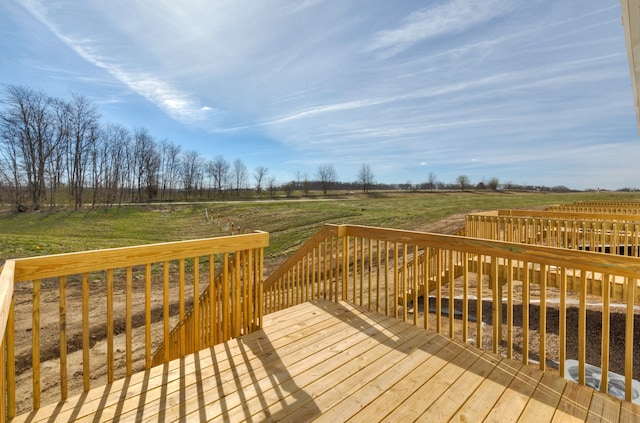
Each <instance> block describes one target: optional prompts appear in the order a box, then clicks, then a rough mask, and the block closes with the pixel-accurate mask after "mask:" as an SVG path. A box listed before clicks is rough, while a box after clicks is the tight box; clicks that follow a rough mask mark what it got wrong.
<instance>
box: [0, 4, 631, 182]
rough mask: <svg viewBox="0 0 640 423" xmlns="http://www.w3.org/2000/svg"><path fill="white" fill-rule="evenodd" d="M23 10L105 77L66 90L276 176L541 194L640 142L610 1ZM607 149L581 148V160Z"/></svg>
mask: <svg viewBox="0 0 640 423" xmlns="http://www.w3.org/2000/svg"><path fill="white" fill-rule="evenodd" d="M24 4H25V5H26V7H27V8H28V10H29V11H30V12H31V15H33V16H35V17H36V18H37V19H38V20H39V21H40V22H42V24H43V25H44V26H45V27H47V28H48V29H49V30H50V31H51V33H52V34H54V35H55V38H56V39H58V40H60V41H61V42H62V43H64V45H65V46H67V47H68V48H70V49H71V50H72V51H73V52H75V55H76V56H77V57H79V58H82V60H83V61H84V63H87V64H90V65H91V66H87V68H95V69H98V70H100V71H101V72H96V73H95V74H90V73H89V72H85V73H84V74H83V73H82V72H74V71H69V72H67V73H60V74H59V75H58V77H59V78H61V79H67V80H68V81H64V82H65V83H69V85H71V82H70V81H83V83H85V84H86V85H83V86H89V85H90V82H91V78H92V77H93V78H101V77H104V75H109V76H110V78H109V81H111V82H110V84H109V85H108V88H107V89H105V88H104V86H106V85H104V84H103V87H102V88H103V89H102V92H101V93H99V94H97V95H96V97H100V96H102V100H97V102H98V103H99V104H106V103H109V104H111V105H113V107H111V109H110V110H115V104H114V102H115V101H120V102H121V103H119V104H118V107H122V110H125V107H126V106H127V103H126V101H130V97H131V96H122V95H120V94H121V93H122V92H127V93H130V92H134V93H137V94H139V95H140V96H142V97H143V98H145V99H147V100H148V104H150V105H153V106H154V107H155V108H157V109H158V110H161V111H162V113H161V114H160V113H157V111H156V109H155V108H153V107H149V109H152V108H153V110H154V113H156V114H155V115H153V116H154V119H157V120H161V121H162V125H163V127H171V128H172V130H173V131H174V133H176V134H179V133H181V131H186V132H185V133H186V135H184V137H183V138H179V137H178V136H176V139H175V141H176V142H184V143H189V142H192V139H193V138H198V139H197V140H196V141H195V142H197V143H198V144H196V145H198V146H199V147H201V148H202V151H204V152H205V153H206V154H226V155H228V156H229V158H233V156H235V155H238V154H241V153H239V151H242V154H243V157H247V156H251V155H253V157H255V160H262V158H263V157H266V156H269V157H270V160H272V161H271V162H265V163H259V164H261V165H265V166H267V167H269V168H270V169H272V170H273V174H278V175H280V174H285V173H286V172H287V171H288V169H289V170H290V169H291V168H292V166H295V167H296V168H297V169H300V168H301V167H303V166H307V168H306V170H305V171H306V172H308V173H309V174H312V173H313V172H314V169H313V167H314V166H315V165H316V163H317V162H318V161H319V160H321V161H322V162H327V161H331V162H333V163H335V164H336V167H337V168H338V172H339V174H340V177H341V178H344V179H345V180H348V179H350V176H349V172H351V173H353V172H355V171H354V169H357V167H358V163H359V162H363V161H366V162H369V163H370V164H371V165H372V166H373V167H374V171H375V172H376V174H377V179H379V180H381V181H390V182H393V181H395V182H398V179H400V180H401V181H404V180H406V179H412V180H414V182H418V181H419V180H420V178H426V175H425V173H426V174H428V173H429V172H430V171H432V170H433V171H435V172H436V173H437V174H438V178H440V179H443V180H452V179H455V176H457V175H458V174H460V173H467V174H468V175H469V176H470V177H471V178H472V180H473V179H477V178H481V177H483V176H486V177H491V176H496V177H499V178H500V179H504V180H507V179H509V180H513V181H515V182H525V181H524V180H523V179H526V180H527V181H526V182H532V181H533V180H534V178H542V176H541V175H542V174H546V173H547V172H548V173H549V174H551V175H554V177H558V176H557V175H558V174H557V173H555V170H554V169H553V167H556V166H561V164H560V163H561V160H560V159H559V158H557V157H556V156H558V154H557V153H553V151H555V150H556V146H557V145H562V146H563V147H562V148H565V149H572V150H573V149H576V150H580V148H581V146H583V147H584V146H597V145H603V144H605V143H610V142H611V141H612V138H613V141H620V140H619V138H620V137H636V133H637V131H636V129H635V127H634V126H635V121H634V120H633V119H634V111H633V104H632V98H631V94H630V89H629V84H628V65H627V63H626V56H625V50H624V44H623V43H624V42H623V38H622V35H621V28H620V25H619V23H618V22H619V20H618V21H617V22H616V20H617V19H619V13H618V7H619V6H617V5H615V6H607V7H602V5H601V4H600V2H599V1H598V0H586V1H578V0H569V1H567V2H555V1H553V0H536V1H526V2H525V1H518V2H517V3H515V2H514V1H510V0H486V1H477V0H451V1H445V0H437V1H433V2H423V3H420V2H398V3H397V4H396V3H394V4H393V6H389V4H388V3H387V2H385V1H382V0H371V1H370V2H368V3H367V7H366V8H365V7H363V6H362V5H361V4H359V3H357V2H349V1H328V0H308V1H303V2H296V1H294V0H271V1H270V2H268V3H267V2H250V3H237V2H233V1H219V2H188V3H184V4H182V3H176V2H174V1H172V0H157V1H155V2H154V3H153V6H150V4H149V3H148V2H147V1H146V0H113V1H112V2H108V3H106V2H102V1H100V0H86V1H84V2H81V3H77V2H72V1H70V0H58V1H56V2H55V3H46V2H45V1H44V0H25V3H24ZM0 11H2V6H1V5H0ZM576 11H578V12H576ZM78 16H82V19H78V18H77V17H78ZM123 16H124V17H126V18H123ZM132 17H135V18H132ZM1 19H2V18H1V17H0V23H1V22H2V21H1ZM1 43H2V41H0V45H2V44H1ZM65 51H66V50H65ZM381 58H382V59H384V60H381ZM56 66H57V67H58V68H59V67H60V64H57V65H56ZM56 66H53V67H52V68H55V67H56ZM63 66H64V64H63V65H62V67H63ZM83 71H84V69H83ZM105 92H106V94H105ZM88 94H90V93H88ZM92 98H93V97H92ZM626 102H628V105H626ZM137 104H138V107H144V106H145V105H146V104H145V102H138V103H137ZM141 104H142V106H140V105H141ZM167 117H168V118H167ZM122 119H123V120H124V121H125V122H127V119H128V116H127V112H122ZM176 122H177V123H176ZM134 124H135V125H137V124H145V125H146V126H149V127H151V128H152V129H153V126H154V125H156V121H154V120H150V121H148V122H135V123H134ZM612 134H613V135H612ZM159 135H160V136H161V137H164V135H163V134H159ZM202 146H204V147H202ZM243 146H244V148H243ZM190 148H195V147H190ZM212 152H214V153H212ZM598 153H599V151H597V150H596V149H588V150H584V149H583V150H580V155H581V156H580V157H581V162H580V166H586V167H590V166H591V167H593V166H594V164H598V163H600V162H599V160H598V158H597V157H594V156H593V155H594V154H598ZM554 154H555V155H554ZM474 159H475V161H474ZM264 160H267V159H266V158H265V159H264ZM276 169H278V171H276ZM543 169H544V170H543ZM572 172H573V173H575V174H579V173H580V171H579V170H574V171H572ZM567 173H569V172H567ZM529 174H530V175H533V176H529ZM611 177H613V176H611ZM521 178H522V179H521ZM618 180H622V177H620V178H619V179H618ZM565 184H566V185H570V184H569V183H565ZM601 185H602V184H601ZM578 186H580V185H578Z"/></svg>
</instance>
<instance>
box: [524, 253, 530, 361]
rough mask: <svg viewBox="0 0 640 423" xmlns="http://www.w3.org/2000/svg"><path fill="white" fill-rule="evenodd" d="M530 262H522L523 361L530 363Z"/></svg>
mask: <svg viewBox="0 0 640 423" xmlns="http://www.w3.org/2000/svg"><path fill="white" fill-rule="evenodd" d="M530 266H531V265H530V263H529V262H527V261H525V262H523V263H522V268H523V269H524V278H523V280H522V363H523V364H529V334H530V329H529V303H530V295H529V292H530V291H529V290H530V286H531V276H530V275H531V273H530V272H529V267H530Z"/></svg>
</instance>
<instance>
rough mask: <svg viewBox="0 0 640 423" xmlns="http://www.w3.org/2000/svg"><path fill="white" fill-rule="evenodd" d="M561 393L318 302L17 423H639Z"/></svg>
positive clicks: (464, 349) (544, 379) (517, 372)
mask: <svg viewBox="0 0 640 423" xmlns="http://www.w3.org/2000/svg"><path fill="white" fill-rule="evenodd" d="M364 306H365V307H366V306H367V304H364ZM498 362H499V363H498ZM496 364H498V365H497V366H495V365H496ZM485 377H486V379H485ZM565 383H566V382H565V381H564V379H561V378H558V377H557V376H554V375H552V374H549V373H546V374H545V373H543V372H540V371H539V370H537V369H535V368H533V367H529V366H522V365H521V364H520V363H517V362H515V361H513V360H508V359H501V358H499V357H495V356H494V355H492V354H491V353H487V352H481V351H479V350H476V349H474V348H471V347H468V346H465V345H464V344H461V343H456V342H452V341H449V340H447V339H446V338H444V337H441V336H439V335H435V334H434V333H433V332H429V331H424V330H423V329H419V328H417V327H414V326H413V325H410V324H409V323H403V322H400V321H398V320H396V319H392V318H389V317H386V316H383V315H380V314H377V313H373V312H368V311H365V310H363V309H360V308H358V307H356V306H353V305H350V304H343V303H341V304H336V303H332V302H328V301H318V302H313V303H305V304H301V305H298V306H295V307H293V308H291V309H286V310H283V311H282V312H278V313H275V314H272V315H270V316H265V320H264V330H260V331H256V332H253V333H251V334H248V335H246V336H243V337H242V338H240V339H234V340H231V341H229V342H227V343H224V344H220V345H217V346H215V347H213V348H209V349H205V350H203V351H201V352H199V353H196V354H190V355H187V356H186V357H184V358H182V359H180V360H174V361H171V362H170V363H167V364H166V365H164V366H157V367H154V368H151V369H150V370H149V371H146V372H143V373H137V374H134V375H133V376H131V377H130V378H127V379H121V380H117V381H115V382H114V383H113V384H111V385H108V386H105V387H100V388H96V389H93V390H91V391H89V392H88V393H86V394H83V395H80V396H76V397H74V398H71V399H69V400H67V401H66V402H62V403H59V404H52V405H51V406H45V407H43V408H42V409H40V411H39V412H37V413H34V414H32V415H24V416H19V417H18V418H16V419H15V420H14V421H15V422H20V421H25V420H29V421H33V422H38V421H70V420H74V421H80V422H83V421H84V422H88V421H114V420H117V421H121V422H125V421H158V420H162V421H178V420H195V421H202V420H228V421H238V420H252V421H258V420H281V419H283V420H288V421H308V420H310V419H312V418H318V419H319V420H320V421H329V420H330V421H331V422H334V421H343V420H352V421H367V422H370V421H379V420H381V419H382V418H383V417H384V416H385V415H387V414H389V413H391V414H389V415H388V416H387V418H386V420H391V421H405V420H406V419H407V418H408V419H409V420H415V419H418V420H421V421H441V420H448V419H451V420H456V421H457V420H466V421H481V420H483V419H485V418H486V420H487V421H500V422H502V421H515V420H517V419H524V420H527V419H529V417H533V415H534V414H535V415H536V416H537V417H535V419H536V420H539V421H548V420H549V419H551V417H552V415H551V414H546V415H544V414H543V415H542V417H540V416H541V415H540V414H538V412H540V411H542V412H543V413H544V412H545V411H546V410H552V412H553V418H555V419H556V420H558V421H559V420H563V419H565V418H573V419H578V418H584V417H585V416H586V415H585V413H586V407H587V405H588V398H589V395H588V393H589V392H592V393H593V398H591V405H590V410H589V412H590V414H589V416H588V417H591V418H594V417H598V416H603V415H605V413H609V412H610V409H615V408H616V407H617V410H618V411H622V413H623V414H622V415H621V416H618V417H622V418H625V419H634V418H635V419H637V418H639V416H638V407H637V406H634V405H631V404H629V403H625V404H627V405H625V406H623V407H621V406H620V401H619V400H617V399H615V398H612V397H610V396H608V395H604V394H601V393H598V392H595V391H593V390H591V389H590V388H585V387H582V386H578V385H575V384H571V386H569V385H566V386H567V387H566V388H564V390H562V389H561V388H560V387H561V386H565V385H564V384H565ZM531 395H533V398H532V399H531V400H530V399H529V396H531ZM585 398H586V399H585ZM609 399H611V401H609ZM583 401H584V403H583ZM554 402H555V403H556V404H557V407H558V410H557V411H556V409H555V407H553V403H554ZM581 404H582V405H581ZM605 404H606V406H605ZM361 407H363V408H362V409H361ZM609 407H611V408H609ZM523 410H524V414H522V413H523ZM529 412H530V413H532V416H528V415H527V414H526V413H529ZM596 414H598V416H597V415H596ZM605 421H608V420H605ZM612 421H618V419H614V420H612Z"/></svg>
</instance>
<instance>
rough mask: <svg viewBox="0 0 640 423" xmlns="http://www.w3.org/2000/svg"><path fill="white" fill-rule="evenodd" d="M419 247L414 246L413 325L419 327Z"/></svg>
mask: <svg viewBox="0 0 640 423" xmlns="http://www.w3.org/2000/svg"><path fill="white" fill-rule="evenodd" d="M418 257H419V256H418V246H417V245H414V246H413V266H412V267H413V299H412V300H413V324H414V325H415V326H418V291H419V289H420V281H419V280H418Z"/></svg>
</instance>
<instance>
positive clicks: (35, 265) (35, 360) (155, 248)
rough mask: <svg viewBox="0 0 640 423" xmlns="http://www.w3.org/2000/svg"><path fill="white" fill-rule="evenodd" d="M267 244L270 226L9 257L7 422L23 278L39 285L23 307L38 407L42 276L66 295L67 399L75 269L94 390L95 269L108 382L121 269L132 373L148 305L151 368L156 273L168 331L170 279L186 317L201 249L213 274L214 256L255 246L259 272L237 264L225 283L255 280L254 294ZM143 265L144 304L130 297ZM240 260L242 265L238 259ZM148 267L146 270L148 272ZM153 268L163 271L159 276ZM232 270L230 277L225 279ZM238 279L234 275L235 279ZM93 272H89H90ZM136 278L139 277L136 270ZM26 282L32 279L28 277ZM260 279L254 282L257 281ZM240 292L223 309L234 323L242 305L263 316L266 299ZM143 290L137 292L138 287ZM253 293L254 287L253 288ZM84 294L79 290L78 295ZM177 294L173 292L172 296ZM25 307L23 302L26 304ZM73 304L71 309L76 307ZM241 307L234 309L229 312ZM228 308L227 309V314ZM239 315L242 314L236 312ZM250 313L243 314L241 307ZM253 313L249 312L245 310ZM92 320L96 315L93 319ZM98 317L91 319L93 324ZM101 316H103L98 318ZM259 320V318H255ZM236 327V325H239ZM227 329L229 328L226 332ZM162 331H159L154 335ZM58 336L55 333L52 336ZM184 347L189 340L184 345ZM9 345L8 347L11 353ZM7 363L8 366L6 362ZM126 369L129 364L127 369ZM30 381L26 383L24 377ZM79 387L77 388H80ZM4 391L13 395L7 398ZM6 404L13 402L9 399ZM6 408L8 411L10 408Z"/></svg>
mask: <svg viewBox="0 0 640 423" xmlns="http://www.w3.org/2000/svg"><path fill="white" fill-rule="evenodd" d="M268 245H269V234H268V233H266V232H258V231H256V232H254V233H251V234H245V235H235V236H226V237H219V238H209V239H199V240H191V241H177V242H167V243H160V244H150V245H142V246H135V247H121V248H113V249H108V250H98V251H86V252H77V253H68V254H60V255H51V256H41V257H33V258H24V259H13V260H7V262H6V263H5V264H4V266H3V268H2V271H1V273H0V342H1V344H0V366H2V369H0V391H2V397H0V422H3V421H5V420H6V418H7V417H8V418H9V419H11V418H12V417H13V416H15V412H16V408H17V406H16V401H15V398H16V378H15V371H16V369H15V366H14V363H15V359H16V357H15V355H14V354H15V342H14V341H15V336H14V334H13V331H14V330H15V329H14V328H13V324H12V321H13V319H14V317H13V315H14V314H15V313H16V310H14V309H15V306H16V303H15V298H14V295H15V294H14V288H15V287H16V283H22V282H30V283H31V284H32V285H31V289H32V292H33V300H32V301H31V302H25V303H24V307H28V308H31V313H32V331H31V333H32V336H31V337H32V351H31V360H32V376H31V381H32V389H31V391H32V401H33V405H32V409H38V408H39V407H40V397H41V395H40V394H41V393H42V392H43V391H42V388H41V386H42V385H41V384H40V378H41V371H40V370H41V366H40V363H41V361H40V360H41V355H40V353H41V351H40V327H41V323H40V303H41V298H42V297H41V291H40V288H41V283H42V281H43V280H44V279H48V278H51V279H52V280H53V281H55V280H57V283H58V287H59V290H60V294H59V301H60V314H59V322H58V324H59V327H60V336H59V339H58V341H59V343H60V350H59V351H60V353H59V354H60V360H59V368H60V369H59V370H60V395H61V399H62V400H65V399H66V398H67V393H68V385H67V382H66V381H67V379H68V378H67V375H68V372H69V366H68V364H67V360H66V357H67V348H68V342H67V339H68V338H67V337H68V329H69V328H68V327H67V323H66V322H67V314H68V313H67V305H66V304H67V294H66V287H67V281H68V280H70V279H68V278H69V277H72V278H74V280H75V276H81V279H82V285H81V290H82V295H81V297H82V298H81V305H82V309H81V310H75V312H78V311H80V312H81V315H82V318H81V321H80V323H81V326H82V327H81V328H80V327H79V325H77V326H75V327H74V329H73V330H74V332H73V333H74V334H77V335H76V336H81V338H82V347H81V350H82V354H83V356H82V357H83V358H82V367H83V380H82V383H83V389H84V391H85V392H86V391H88V390H89V389H90V385H91V376H92V374H91V372H92V367H91V363H90V361H91V360H90V359H89V357H90V349H91V331H92V330H93V327H92V326H91V322H90V320H92V319H93V318H95V315H94V317H93V318H91V317H90V310H89V309H90V306H89V303H90V291H91V289H90V282H91V285H95V282H94V280H93V279H94V278H93V276H91V274H93V273H95V274H96V276H97V275H98V274H101V275H102V276H99V277H97V279H99V280H101V281H102V282H103V283H104V287H105V288H106V289H105V291H106V292H100V293H99V294H98V295H101V296H102V298H104V299H106V316H101V317H100V318H101V319H102V318H104V317H106V320H104V322H105V324H106V337H107V374H106V376H107V379H108V380H109V382H111V381H112V380H113V376H114V367H113V365H112V363H113V358H114V339H113V338H114V334H115V330H114V327H113V323H114V321H115V319H114V314H113V309H114V292H113V287H114V273H115V272H116V271H118V270H125V272H124V273H123V274H121V275H120V276H118V278H119V283H122V284H123V285H124V290H125V291H124V297H125V298H123V300H124V303H125V304H124V307H123V313H122V314H123V318H124V323H125V326H126V328H125V332H124V336H125V338H126V339H125V343H126V346H125V348H124V354H125V355H126V359H125V363H126V374H127V375H131V374H132V371H133V369H132V363H133V359H132V354H133V346H132V333H133V331H134V329H135V328H134V326H133V325H134V313H135V312H136V310H137V311H140V310H142V311H141V312H142V313H144V323H143V326H145V328H144V331H145V334H144V342H145V354H146V355H145V357H143V358H144V359H145V360H146V362H145V367H146V368H149V365H150V362H151V360H150V359H149V358H150V357H151V344H152V341H153V338H154V336H152V333H151V326H152V323H153V322H152V313H151V312H152V306H151V285H152V282H153V280H154V279H155V280H156V283H158V282H161V283H162V284H163V290H164V295H163V304H162V306H163V310H162V311H163V316H162V320H163V325H164V327H166V328H167V330H166V332H168V327H169V324H170V322H169V318H170V317H171V312H170V310H169V306H170V299H169V295H170V289H171V288H169V282H170V279H172V278H175V282H176V287H175V288H176V289H177V290H178V295H179V298H178V301H177V302H178V305H179V306H180V317H181V318H183V315H184V304H185V298H186V296H187V295H188V294H187V293H186V288H185V286H186V284H187V283H188V279H189V277H188V276H187V273H188V272H191V274H192V275H193V284H192V289H193V292H194V293H193V298H194V300H195V301H197V298H198V293H199V288H198V281H199V279H200V278H199V274H200V270H199V268H200V267H199V265H198V260H199V259H200V258H201V257H206V258H207V261H208V263H207V264H205V263H203V270H205V271H206V270H207V269H208V272H209V274H210V275H212V274H213V272H214V269H215V263H216V260H217V259H216V258H215V257H216V256H218V255H221V256H222V258H223V259H224V260H227V257H228V255H236V253H238V252H244V251H248V254H249V256H251V255H252V254H256V256H255V257H257V259H256V261H260V263H258V264H257V265H258V267H255V266H256V265H253V267H249V268H250V269H256V270H258V271H259V272H260V273H259V274H258V273H253V274H252V275H250V276H249V277H246V278H241V277H240V275H239V272H238V271H237V270H238V269H236V270H235V273H236V275H235V276H233V275H231V273H233V272H226V271H225V272H223V275H224V278H225V282H224V283H223V286H224V287H225V288H226V291H225V292H226V293H227V294H230V293H231V288H229V286H230V285H233V286H234V287H235V286H236V285H238V284H239V283H245V284H246V285H247V286H248V285H249V284H251V285H252V287H251V288H248V291H249V294H251V293H252V292H255V293H256V294H255V295H259V293H260V292H261V291H260V283H261V280H262V273H261V272H262V263H261V261H262V259H263V255H262V250H263V249H264V248H265V247H267V246H268ZM188 260H193V263H194V264H195V265H194V266H193V269H186V267H187V266H185V263H187V261H188ZM176 261H177V262H178V263H177V264H178V266H177V269H176V270H175V273H174V272H173V271H171V270H170V267H171V266H172V265H173V264H174V262H176ZM154 264H160V265H161V266H162V268H163V272H162V274H160V273H157V274H155V272H153V273H152V266H153V265H154ZM138 266H141V267H142V266H143V267H144V270H142V269H140V272H141V273H140V276H141V281H144V286H140V287H141V288H142V289H143V290H144V291H139V295H141V296H144V300H143V301H144V304H142V303H139V304H138V305H135V304H132V299H133V298H132V296H133V294H134V286H133V285H134V284H133V281H134V276H133V273H134V272H138V270H134V268H136V267H138ZM236 267H237V266H236ZM142 272H144V275H143V274H142ZM154 276H158V278H155V277H154ZM227 278H228V279H227ZM231 278H232V279H233V280H230V279H231ZM90 279H91V280H90ZM136 279H137V277H136ZM25 285H27V286H29V283H26V284H25ZM254 287H255V288H254ZM233 289H236V291H233V292H234V295H235V296H234V300H235V301H236V303H234V305H233V307H232V308H233V310H230V308H229V307H228V304H226V305H227V308H226V309H225V310H224V312H223V314H224V315H222V316H221V319H231V318H233V319H234V324H236V326H237V325H238V324H239V323H238V322H243V320H242V319H243V318H244V317H242V316H240V315H241V314H242V313H245V312H246V313H250V314H251V316H250V318H251V319H254V320H253V321H254V322H257V323H258V325H259V322H260V321H261V317H260V316H261V313H262V309H261V307H260V304H259V303H258V302H256V301H255V299H254V298H250V299H249V300H248V304H246V305H245V304H243V305H242V307H239V306H238V301H239V302H242V299H243V298H244V297H242V295H244V294H246V292H244V291H243V292H242V293H241V292H239V291H237V289H239V288H233ZM174 293H175V291H174ZM136 295H138V294H136ZM251 295H253V294H251ZM75 298H77V299H78V302H80V297H75ZM174 300H175V299H174ZM22 311H24V309H22ZM69 311H71V310H69ZM72 312H73V311H72ZM232 312H233V313H235V314H234V315H233V316H231V313H232ZM227 315H229V317H227ZM238 316H240V317H238ZM243 316H244V315H243ZM247 319H248V318H247ZM210 320H211V321H213V316H210ZM92 321H93V320H92ZM95 322H98V320H96V321H93V324H94V326H95ZM99 323H100V322H99ZM254 326H255V325H254ZM234 328H235V326H234ZM197 330H198V328H195V330H194V331H192V332H194V333H193V334H192V333H187V334H185V336H181V339H180V342H181V345H187V346H188V345H190V344H191V343H192V342H193V343H197V341H194V339H195V337H198V336H199V334H198V333H197ZM225 336H226V335H225ZM155 338H156V339H157V337H155ZM54 342H55V341H54ZM184 349H185V350H186V347H185V348H184ZM5 351H6V352H7V353H6V354H5ZM21 354H23V355H25V354H29V353H28V352H26V351H24V350H23V351H22V353H21ZM5 366H6V369H7V371H6V372H4V371H3V369H4V368H5ZM122 370H123V371H124V370H125V369H122ZM23 383H24V382H21V384H23ZM22 386H26V385H22ZM74 389H75V388H74ZM5 395H6V399H7V402H5V401H4V399H5ZM7 404H8V405H7ZM5 411H6V413H5Z"/></svg>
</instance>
